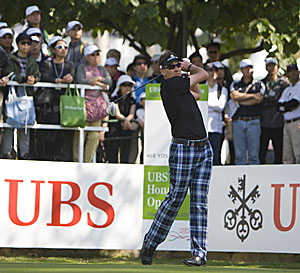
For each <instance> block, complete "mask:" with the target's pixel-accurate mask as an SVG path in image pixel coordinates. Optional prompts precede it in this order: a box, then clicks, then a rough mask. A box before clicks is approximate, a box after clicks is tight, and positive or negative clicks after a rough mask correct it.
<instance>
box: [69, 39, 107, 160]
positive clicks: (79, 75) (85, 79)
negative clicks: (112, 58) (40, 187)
mask: <svg viewBox="0 0 300 273" xmlns="http://www.w3.org/2000/svg"><path fill="white" fill-rule="evenodd" d="M84 56H85V58H86V63H81V64H80V65H79V66H78V69H77V72H76V81H77V82H78V83H80V84H89V85H97V86H100V87H101V88H102V89H103V90H108V89H109V87H110V86H111V85H112V79H111V77H110V75H109V74H108V72H107V70H106V69H105V67H104V66H101V65H99V62H100V49H99V48H98V47H97V46H95V45H88V46H86V47H85V49H84ZM108 100H109V99H108V96H107V95H106V94H105V93H104V92H102V91H96V90H91V89H90V90H88V89H87V90H85V102H86V120H87V121H86V126H95V127H99V126H101V123H102V122H103V121H104V120H108V115H107V113H106V108H107V102H108ZM102 126H104V127H105V126H107V123H104V124H102ZM84 136H85V145H84V156H83V162H92V160H93V157H94V154H95V152H96V150H97V147H98V144H99V141H101V142H103V141H104V132H97V131H94V132H93V131H89V132H87V131H86V132H85V133H84ZM78 142H79V133H78V132H75V133H74V143H73V160H74V161H75V162H77V161H78Z"/></svg>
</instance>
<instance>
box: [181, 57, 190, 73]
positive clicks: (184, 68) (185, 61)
mask: <svg viewBox="0 0 300 273" xmlns="http://www.w3.org/2000/svg"><path fill="white" fill-rule="evenodd" d="M190 64H191V63H190V61H189V60H188V59H187V58H184V59H183V61H182V63H181V70H182V71H186V72H187V71H188V67H189V65H190Z"/></svg>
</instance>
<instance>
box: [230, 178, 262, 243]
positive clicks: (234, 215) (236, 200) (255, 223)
mask: <svg viewBox="0 0 300 273" xmlns="http://www.w3.org/2000/svg"><path fill="white" fill-rule="evenodd" d="M238 184H239V185H238V188H237V191H236V190H235V189H234V187H233V186H230V191H229V194H228V197H229V198H230V199H231V200H232V203H233V204H236V205H237V207H236V208H235V209H234V210H232V209H229V210H227V211H226V213H225V216H224V227H225V228H227V229H228V230H233V229H234V228H236V234H237V236H238V238H239V239H240V240H241V241H242V242H244V240H246V239H247V237H248V235H249V232H250V227H251V228H252V229H253V230H255V231H256V230H259V229H260V228H262V223H263V215H262V213H261V211H259V210H258V209H252V208H250V207H249V205H248V202H250V201H251V203H252V204H254V203H255V202H256V200H257V199H258V198H259V197H260V193H259V191H258V188H259V186H258V185H256V186H255V187H254V188H253V189H252V191H251V192H250V193H249V194H248V195H246V175H243V177H239V178H238ZM249 223H250V225H249Z"/></svg>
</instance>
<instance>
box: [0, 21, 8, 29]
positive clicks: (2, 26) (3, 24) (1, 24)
mask: <svg viewBox="0 0 300 273" xmlns="http://www.w3.org/2000/svg"><path fill="white" fill-rule="evenodd" d="M7 27H8V25H7V23H6V22H0V29H1V28H7Z"/></svg>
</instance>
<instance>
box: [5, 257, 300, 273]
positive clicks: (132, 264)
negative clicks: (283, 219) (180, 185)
mask: <svg viewBox="0 0 300 273" xmlns="http://www.w3.org/2000/svg"><path fill="white" fill-rule="evenodd" d="M196 271H197V272H203V273H204V272H205V273H206V272H208V273H217V272H220V273H221V272H222V273H231V272H232V273H237V272H240V273H252V272H253V273H260V272H262V273H264V272H266V273H267V272H271V273H292V272H298V273H299V272H300V264H299V263H279V262H276V263H271V262H268V263H231V262H225V261H209V263H208V266H206V267H201V268H198V267H187V266H185V265H184V264H182V261H181V260H180V259H165V258H158V259H155V260H154V262H153V265H151V266H143V265H141V264H140V261H139V259H135V258H120V257H118V258H101V259H99V258H97V259H89V260H84V259H75V258H54V257H48V258H43V257H41V258H38V257H30V258H28V257H0V272H1V273H50V272H51V273H69V272H70V273H71V272H72V273H87V272H90V273H97V272H105V273H115V272H124V273H125V272H127V273H143V272H147V273H173V272H196Z"/></svg>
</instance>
